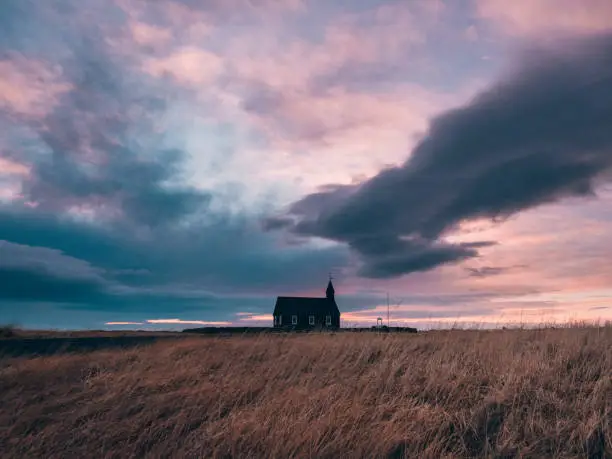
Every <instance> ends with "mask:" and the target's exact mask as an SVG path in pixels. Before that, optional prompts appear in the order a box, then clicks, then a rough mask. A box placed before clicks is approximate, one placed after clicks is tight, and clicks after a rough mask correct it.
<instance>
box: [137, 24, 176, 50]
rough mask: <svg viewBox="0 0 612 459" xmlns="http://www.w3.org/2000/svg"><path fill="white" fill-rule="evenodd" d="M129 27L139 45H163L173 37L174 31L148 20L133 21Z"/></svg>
mask: <svg viewBox="0 0 612 459" xmlns="http://www.w3.org/2000/svg"><path fill="white" fill-rule="evenodd" d="M129 29H130V32H131V34H132V38H133V40H134V41H135V42H136V43H138V44H139V45H152V46H155V45H162V44H165V43H168V42H169V41H170V40H171V39H172V31H171V30H170V29H168V28H163V27H159V26H155V25H152V24H147V23H146V22H138V21H131V22H130V24H129Z"/></svg>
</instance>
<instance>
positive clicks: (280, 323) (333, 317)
mask: <svg viewBox="0 0 612 459" xmlns="http://www.w3.org/2000/svg"><path fill="white" fill-rule="evenodd" d="M335 293H336V292H335V290H334V286H333V284H332V280H331V278H330V279H329V283H328V284H327V289H326V290H325V297H324V298H309V297H299V296H279V297H278V298H277V299H276V305H275V306H274V328H279V329H288V330H308V329H313V330H316V329H332V330H334V329H338V328H340V310H339V309H338V305H337V304H336V297H335Z"/></svg>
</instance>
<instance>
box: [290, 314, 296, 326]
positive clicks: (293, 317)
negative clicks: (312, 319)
mask: <svg viewBox="0 0 612 459" xmlns="http://www.w3.org/2000/svg"><path fill="white" fill-rule="evenodd" d="M291 325H297V316H291Z"/></svg>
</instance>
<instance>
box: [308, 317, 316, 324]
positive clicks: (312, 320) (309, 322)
mask: <svg viewBox="0 0 612 459" xmlns="http://www.w3.org/2000/svg"><path fill="white" fill-rule="evenodd" d="M314 324H315V322H314V316H308V325H314Z"/></svg>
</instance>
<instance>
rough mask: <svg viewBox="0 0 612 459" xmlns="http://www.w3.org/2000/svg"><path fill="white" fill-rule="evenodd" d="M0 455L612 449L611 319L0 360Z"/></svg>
mask: <svg viewBox="0 0 612 459" xmlns="http://www.w3.org/2000/svg"><path fill="white" fill-rule="evenodd" d="M0 406H1V407H2V409H1V410H0V451H1V452H2V454H1V455H2V457H3V458H4V457H131V456H138V457H142V456H149V457H159V456H166V457H167V456H178V457H241V458H243V457H290V456H298V457H330V458H332V457H592V458H603V457H612V327H610V326H607V327H601V328H587V327H574V328H560V329H544V330H499V331H439V332H429V333H423V334H389V335H385V334H382V335H378V334H372V333H368V334H358V333H356V334H350V333H339V334H307V335H290V334H281V335H257V336H232V337H215V336H194V337H187V338H182V339H178V338H177V339H164V340H161V341H159V342H156V343H153V344H148V345H145V346H139V347H133V348H129V349H101V350H95V351H93V352H87V353H75V354H66V353H58V354H56V355H50V356H44V357H36V358H34V357H25V356H24V357H9V356H5V357H2V358H0Z"/></svg>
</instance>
